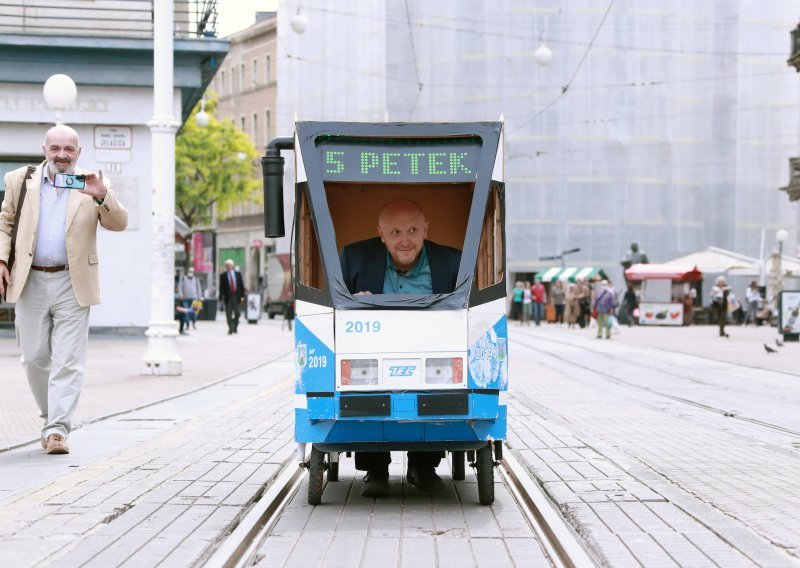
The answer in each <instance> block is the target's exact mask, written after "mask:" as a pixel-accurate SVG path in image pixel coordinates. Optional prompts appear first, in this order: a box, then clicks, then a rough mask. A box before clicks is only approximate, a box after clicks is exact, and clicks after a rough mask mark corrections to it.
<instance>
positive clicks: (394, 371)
mask: <svg viewBox="0 0 800 568" xmlns="http://www.w3.org/2000/svg"><path fill="white" fill-rule="evenodd" d="M416 368H417V366H416V365H392V366H391V367H389V376H390V377H413V376H414V370H415V369H416Z"/></svg>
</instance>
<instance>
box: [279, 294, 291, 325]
mask: <svg viewBox="0 0 800 568" xmlns="http://www.w3.org/2000/svg"><path fill="white" fill-rule="evenodd" d="M293 322H294V297H293V296H292V295H291V294H289V297H288V298H287V299H286V301H285V302H284V303H283V322H282V323H281V331H283V326H284V325H285V326H287V327H288V328H289V331H292V323H293Z"/></svg>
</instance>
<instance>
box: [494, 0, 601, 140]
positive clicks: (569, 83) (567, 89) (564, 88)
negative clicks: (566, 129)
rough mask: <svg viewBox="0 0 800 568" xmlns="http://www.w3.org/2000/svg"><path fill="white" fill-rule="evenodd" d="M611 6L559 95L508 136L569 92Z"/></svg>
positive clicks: (513, 130)
mask: <svg viewBox="0 0 800 568" xmlns="http://www.w3.org/2000/svg"><path fill="white" fill-rule="evenodd" d="M612 6H614V0H611V2H609V3H608V8H606V11H605V13H604V14H603V19H602V20H600V24H599V25H598V26H597V29H596V30H595V32H594V35H593V36H592V39H591V41H590V42H589V45H588V46H587V47H586V49H585V50H584V52H583V56H582V57H581V60H580V61H579V62H578V65H577V66H576V67H575V71H574V72H573V73H572V77H570V78H569V81H567V84H566V85H564V86H563V87H561V93H559V95H558V96H556V98H554V99H553V100H552V101H550V102H549V103H548V104H546V105H545V106H544V107H543V108H541V109H539V110H538V111H537V112H535V113H534V114H532V115H531V116H529V117H528V118H526V119H525V120H523V121H522V122H521V123H520V124H518V125H517V126H515V127H514V128H512V129H510V130H509V131H508V134H511V133H512V132H516V131H517V130H519V129H520V128H522V127H523V126H526V125H527V124H528V123H529V122H530V121H532V120H534V119H535V118H536V117H537V116H540V115H541V114H542V113H544V112H545V111H546V110H548V109H549V108H550V107H552V106H553V105H554V104H556V103H557V102H558V101H559V100H561V98H562V97H563V96H564V95H566V94H567V91H569V88H570V86H571V85H572V81H574V80H575V77H576V76H577V75H578V71H580V69H581V66H582V65H583V62H584V61H586V57H587V56H588V55H589V52H590V51H591V49H592V46H593V45H594V40H595V39H597V35H598V34H599V33H600V30H602V29H603V25H604V24H605V23H606V18H608V14H609V12H611V7H612Z"/></svg>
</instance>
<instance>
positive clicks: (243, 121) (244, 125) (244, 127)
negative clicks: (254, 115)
mask: <svg viewBox="0 0 800 568" xmlns="http://www.w3.org/2000/svg"><path fill="white" fill-rule="evenodd" d="M239 121H240V126H241V130H242V132H247V119H246V118H245V117H244V115H242V116H241V117H239Z"/></svg>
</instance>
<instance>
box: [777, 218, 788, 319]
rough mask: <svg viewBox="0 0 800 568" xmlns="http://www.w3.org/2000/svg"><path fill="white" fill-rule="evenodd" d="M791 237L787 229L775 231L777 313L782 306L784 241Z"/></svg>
mask: <svg viewBox="0 0 800 568" xmlns="http://www.w3.org/2000/svg"><path fill="white" fill-rule="evenodd" d="M788 237H789V233H788V232H787V231H786V229H778V230H777V231H776V233H775V240H776V241H778V256H777V258H776V259H775V309H776V313H777V310H778V309H779V307H780V295H781V290H783V243H784V242H785V241H786V239H787V238H788Z"/></svg>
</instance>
